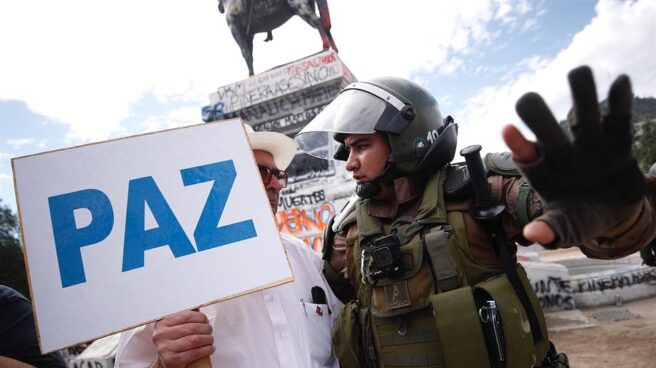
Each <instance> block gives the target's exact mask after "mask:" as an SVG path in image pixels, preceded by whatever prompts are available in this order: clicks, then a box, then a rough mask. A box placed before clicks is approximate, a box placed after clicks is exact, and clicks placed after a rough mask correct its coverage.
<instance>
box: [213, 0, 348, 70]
mask: <svg viewBox="0 0 656 368" xmlns="http://www.w3.org/2000/svg"><path fill="white" fill-rule="evenodd" d="M315 1H316V5H317V6H318V8H319V15H320V17H318V16H317V15H316V13H315ZM224 11H225V13H226V21H227V22H228V27H230V32H232V36H233V37H234V39H235V41H237V44H238V45H239V48H240V49H241V54H242V55H243V56H244V60H246V65H247V66H248V75H249V76H251V75H253V36H254V35H255V34H256V33H262V32H266V33H267V38H266V39H265V41H271V40H272V39H273V36H272V33H271V31H272V30H273V29H275V28H278V27H280V26H281V25H283V24H284V23H285V22H287V21H288V20H289V19H290V18H291V17H292V16H294V15H298V16H299V17H301V18H303V20H304V21H306V22H307V23H308V24H309V25H311V26H312V27H313V28H315V29H317V30H318V31H319V34H320V35H321V40H322V42H323V49H324V50H327V49H328V48H332V49H333V50H335V51H337V47H336V46H335V41H333V36H332V35H331V34H330V13H329V11H328V3H327V0H219V12H221V13H223V12H224Z"/></svg>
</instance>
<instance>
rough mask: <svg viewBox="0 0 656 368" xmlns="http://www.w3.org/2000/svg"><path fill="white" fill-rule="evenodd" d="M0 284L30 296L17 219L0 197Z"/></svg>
mask: <svg viewBox="0 0 656 368" xmlns="http://www.w3.org/2000/svg"><path fill="white" fill-rule="evenodd" d="M0 284H2V285H6V286H9V287H10V288H12V289H15V290H17V291H18V292H20V293H21V294H23V295H25V296H26V297H27V298H29V297H30V293H29V289H28V286H27V273H26V272H25V263H24V261H23V248H22V247H21V246H20V242H19V241H18V219H17V218H16V215H15V214H14V213H13V212H12V211H11V209H10V208H9V207H7V206H6V205H4V204H3V203H2V200H1V199H0Z"/></svg>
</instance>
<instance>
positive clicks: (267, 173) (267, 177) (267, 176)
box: [257, 165, 288, 188]
mask: <svg viewBox="0 0 656 368" xmlns="http://www.w3.org/2000/svg"><path fill="white" fill-rule="evenodd" d="M257 168H258V169H260V176H262V182H263V183H264V185H269V183H271V178H273V177H274V176H275V177H276V179H278V181H279V182H280V187H281V188H284V187H286V186H287V178H288V176H287V173H286V172H284V171H282V170H278V169H272V168H270V167H268V166H264V165H257Z"/></svg>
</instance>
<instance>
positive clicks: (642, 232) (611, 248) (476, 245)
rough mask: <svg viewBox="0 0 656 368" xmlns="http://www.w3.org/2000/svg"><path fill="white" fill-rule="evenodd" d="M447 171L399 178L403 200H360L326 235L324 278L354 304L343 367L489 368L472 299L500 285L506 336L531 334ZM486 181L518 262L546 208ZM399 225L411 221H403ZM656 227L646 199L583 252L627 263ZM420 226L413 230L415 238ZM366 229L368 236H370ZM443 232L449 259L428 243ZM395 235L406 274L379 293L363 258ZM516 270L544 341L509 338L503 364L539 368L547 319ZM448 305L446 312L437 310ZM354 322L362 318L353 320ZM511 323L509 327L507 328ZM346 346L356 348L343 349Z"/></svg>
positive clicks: (381, 285)
mask: <svg viewBox="0 0 656 368" xmlns="http://www.w3.org/2000/svg"><path fill="white" fill-rule="evenodd" d="M445 172H446V171H445V170H443V171H441V172H440V173H438V174H437V175H434V176H432V177H430V178H421V177H410V178H408V177H405V178H400V179H397V180H396V181H395V190H396V193H397V199H396V201H394V202H389V201H388V202H384V201H380V200H376V199H360V200H359V201H358V203H357V205H356V206H355V208H354V209H353V210H352V213H351V214H350V215H348V216H345V217H344V216H343V217H342V221H341V223H339V224H336V226H335V227H333V229H334V230H335V231H334V233H332V232H328V236H327V237H326V241H327V244H326V247H328V249H330V251H327V252H326V258H327V262H326V263H325V272H326V275H327V276H328V280H329V282H330V283H331V286H332V287H333V290H334V291H335V292H336V294H337V295H338V297H339V298H340V299H341V300H342V301H343V302H344V303H348V304H347V307H346V308H345V310H344V312H343V313H344V315H343V316H342V318H341V319H340V320H338V322H337V323H338V324H340V325H338V326H335V332H334V337H335V340H334V343H335V345H336V349H337V352H338V355H340V352H341V353H342V354H341V356H340V359H342V360H341V363H342V366H346V367H348V366H357V365H361V366H380V367H383V366H385V367H419V366H422V367H423V366H433V367H444V366H450V367H451V366H479V365H480V364H490V363H487V362H488V354H490V352H486V347H485V343H484V341H483V340H484V338H483V335H482V334H483V332H482V331H481V330H480V321H479V318H478V316H476V311H477V310H478V309H479V308H478V306H476V305H475V303H474V300H473V299H472V298H473V297H474V296H475V295H474V294H476V293H477V292H478V290H481V288H483V289H486V288H487V289H490V288H492V289H494V288H495V284H499V283H505V284H506V285H504V286H501V287H499V288H498V289H499V290H501V291H499V295H492V296H493V298H495V299H496V300H497V304H499V305H500V309H501V317H502V322H503V327H504V329H513V328H516V327H520V328H521V326H517V324H520V323H524V324H525V326H524V328H525V327H527V323H526V316H525V312H524V311H523V309H522V306H521V304H520V303H519V302H518V301H517V300H515V299H516V296H514V295H513V294H514V293H513V292H512V289H510V288H509V285H507V281H505V278H503V280H501V279H499V280H497V279H498V278H499V276H500V275H502V274H503V270H502V268H501V264H500V260H499V256H498V255H497V253H496V252H495V250H494V247H493V246H492V244H491V242H490V237H489V234H487V233H486V232H485V230H484V229H483V227H482V225H481V224H479V223H477V222H476V221H475V220H474V219H473V218H472V216H471V215H470V212H469V209H470V207H471V199H470V198H464V199H461V200H458V199H457V198H450V197H449V194H448V193H445V191H444V184H443V182H440V180H444V176H446V175H445ZM488 181H489V183H490V187H491V189H492V194H493V198H494V200H495V201H497V202H500V203H503V204H505V206H506V209H507V211H506V213H505V214H504V217H503V219H502V226H503V228H504V233H505V234H506V239H505V243H506V244H509V245H510V248H511V249H510V251H511V253H512V254H513V255H514V254H515V252H516V247H515V246H514V245H512V244H515V243H518V244H522V245H526V244H527V241H526V240H525V239H523V237H522V235H521V229H522V227H523V226H524V225H525V223H526V222H528V221H530V220H531V219H533V218H535V217H537V216H539V215H540V214H541V213H542V204H541V202H540V200H539V198H538V196H537V195H536V194H535V193H534V192H533V191H532V190H531V189H530V187H529V186H528V185H527V184H526V182H525V180H524V179H523V178H521V177H519V176H502V175H490V176H489V177H488ZM438 191H440V192H438ZM399 218H403V219H405V220H403V221H396V220H398V219H399ZM395 221H396V223H395ZM419 224H421V225H419ZM654 224H656V219H655V214H654V212H653V211H652V209H651V207H650V205H649V203H648V202H647V201H646V200H645V201H643V202H642V204H641V206H640V209H639V210H638V211H637V212H636V215H635V216H632V217H631V218H629V219H627V220H626V221H625V222H624V223H622V224H620V225H618V226H617V227H616V228H615V229H612V230H611V231H609V232H608V233H607V234H606V236H603V237H599V238H597V239H595V240H593V241H590V242H588V243H585V244H580V245H578V246H579V247H580V248H581V250H582V251H583V252H584V253H585V254H587V255H588V256H590V257H595V258H617V257H622V256H626V255H628V254H631V253H633V252H635V251H637V250H638V249H640V247H641V245H642V244H644V243H645V242H647V241H648V240H649V238H650V237H651V236H652V234H653V233H654V226H655V225H654ZM412 227H414V229H410V230H409V229H408V228H412ZM363 229H364V232H365V234H366V235H363V234H362V233H363ZM436 229H437V230H438V232H439V231H441V230H444V231H445V234H446V237H445V240H446V248H445V249H447V251H446V252H445V250H444V249H441V250H440V249H438V250H435V249H431V248H435V246H434V244H432V243H431V242H430V241H429V240H428V239H430V238H431V237H430V236H427V234H432V233H433V232H434V231H435V230H436ZM408 230H409V231H408ZM392 231H393V232H395V233H397V234H404V236H402V245H403V247H402V258H403V267H404V271H403V275H402V276H400V277H398V278H393V279H382V280H380V281H379V282H378V283H377V284H376V285H375V286H372V285H370V283H367V282H363V270H362V268H361V267H362V265H363V263H362V259H361V258H362V249H363V248H364V247H366V245H365V244H367V242H368V240H370V239H371V238H372V237H373V238H375V237H380V236H382V235H387V234H389V233H390V232H392ZM403 237H405V239H403ZM438 237H439V236H438ZM572 245H573V244H556V245H555V246H558V247H570V246H572ZM431 252H432V253H437V254H432V256H433V258H431ZM438 257H450V260H448V261H444V260H439V259H437V258H438ZM365 267H366V266H365ZM449 267H453V268H454V270H453V271H454V272H452V273H451V276H452V277H451V278H450V277H449V272H448V271H447V272H445V269H449ZM518 267H519V269H520V270H519V273H520V275H522V280H523V282H524V283H525V288H526V289H527V291H528V292H529V298H530V299H531V304H532V305H533V308H534V309H535V310H536V312H537V314H538V317H539V318H538V319H539V322H540V325H541V329H542V330H543V331H542V335H543V340H542V341H540V342H537V343H534V342H533V341H531V339H530V332H529V331H524V334H522V333H517V332H513V331H510V330H507V331H505V337H506V340H507V341H505V346H506V347H505V350H506V355H507V356H506V359H505V362H506V364H507V365H506V366H509V367H510V366H525V367H526V366H530V365H531V364H532V365H534V366H539V365H540V363H541V362H542V360H543V358H544V357H545V356H546V354H547V350H548V346H549V345H548V338H547V335H546V328H545V326H544V320H543V313H542V310H541V308H540V306H539V303H538V302H537V298H536V296H535V294H534V293H533V291H532V289H531V288H530V286H529V285H528V282H527V281H526V278H525V276H524V273H523V270H521V266H518ZM440 268H441V269H440ZM365 273H366V271H365ZM440 278H441V279H440ZM497 286H498V285H497ZM487 289H486V290H487ZM493 292H494V291H491V292H489V294H491V293H493ZM441 293H443V295H447V296H448V298H446V299H442V300H441V299H440V298H439V297H438V296H439V295H440V294H441ZM440 302H442V305H439V303H440ZM503 303H505V304H506V305H503ZM438 305H439V307H438ZM509 305H510V306H509ZM504 308H505V309H514V310H515V311H514V313H516V315H515V316H512V314H508V312H510V311H509V310H504ZM352 313H353V314H354V315H349V314H352ZM442 314H450V315H448V316H446V315H442ZM504 315H506V316H507V317H506V319H503V316H504ZM477 328H478V330H476V329H477ZM440 329H444V330H440ZM459 330H462V331H467V332H468V334H467V335H466V336H460V338H462V339H463V340H462V341H460V342H458V344H463V343H464V342H466V343H465V345H470V346H469V347H467V346H465V347H462V348H461V347H459V346H455V347H454V346H452V344H451V345H450V344H449V342H446V341H444V339H445V338H446V336H454V339H456V338H458V332H459ZM471 331H475V332H474V333H472V332H471ZM346 337H348V338H349V339H350V341H344V340H345V339H346ZM349 355H351V356H352V355H359V356H357V360H356V361H357V365H354V361H353V360H352V358H349V359H347V360H346V361H345V360H344V358H345V357H348V356H349ZM455 360H457V361H455ZM481 360H485V361H486V362H485V363H483V362H481ZM527 362H529V363H527ZM451 363H453V364H451ZM480 366H483V365H480Z"/></svg>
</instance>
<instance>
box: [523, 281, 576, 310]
mask: <svg viewBox="0 0 656 368" xmlns="http://www.w3.org/2000/svg"><path fill="white" fill-rule="evenodd" d="M532 286H533V290H535V293H536V294H537V295H538V299H539V300H540V304H541V305H542V308H544V309H552V308H557V309H574V299H573V297H572V285H571V282H570V280H567V279H563V278H561V277H557V276H548V277H547V278H545V279H540V280H538V281H535V282H533V283H532Z"/></svg>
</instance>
